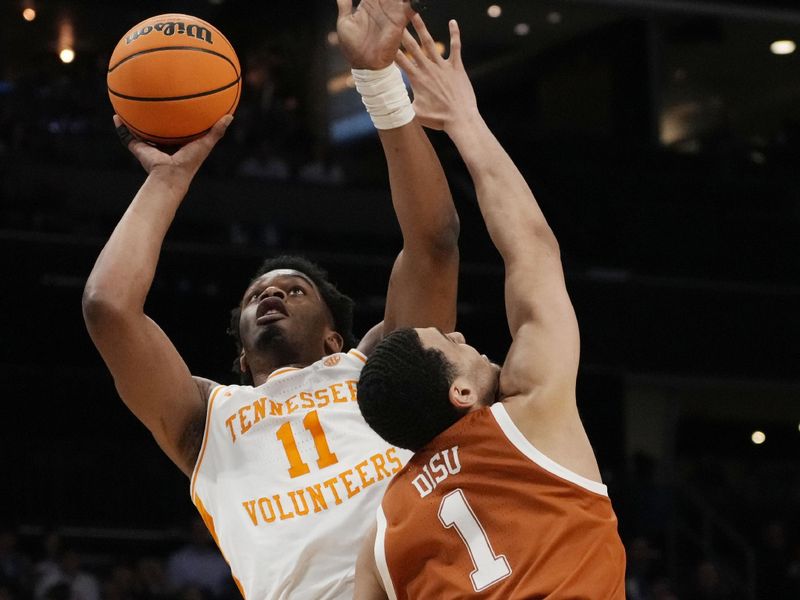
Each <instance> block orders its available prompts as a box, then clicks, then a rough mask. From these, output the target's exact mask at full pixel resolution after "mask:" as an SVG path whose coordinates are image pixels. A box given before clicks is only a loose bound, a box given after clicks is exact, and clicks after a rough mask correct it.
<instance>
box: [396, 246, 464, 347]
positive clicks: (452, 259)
mask: <svg viewBox="0 0 800 600" xmlns="http://www.w3.org/2000/svg"><path fill="white" fill-rule="evenodd" d="M458 264H459V257H458V247H457V246H455V245H453V246H449V245H447V246H444V247H442V248H439V249H437V250H435V251H432V252H429V251H413V250H410V249H408V248H405V249H403V251H402V252H400V254H399V255H398V256H397V259H396V260H395V263H394V266H393V268H392V274H391V277H390V279H389V289H388V292H387V294H386V310H385V313H384V334H387V335H388V334H389V333H391V332H392V331H394V330H395V329H400V328H402V327H439V328H440V329H441V330H442V331H453V329H454V328H455V324H456V299H457V298H456V297H457V293H458Z"/></svg>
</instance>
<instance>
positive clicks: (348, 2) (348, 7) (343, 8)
mask: <svg viewBox="0 0 800 600" xmlns="http://www.w3.org/2000/svg"><path fill="white" fill-rule="evenodd" d="M336 6H338V7H339V18H340V19H341V18H342V17H347V16H349V15H350V14H351V13H352V12H353V0H336Z"/></svg>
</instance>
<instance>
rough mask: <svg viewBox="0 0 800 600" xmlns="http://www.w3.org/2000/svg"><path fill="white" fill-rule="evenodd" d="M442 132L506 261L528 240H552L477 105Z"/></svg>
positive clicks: (521, 250)
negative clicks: (472, 186) (466, 172)
mask: <svg viewBox="0 0 800 600" xmlns="http://www.w3.org/2000/svg"><path fill="white" fill-rule="evenodd" d="M446 131H447V133H448V135H449V136H450V138H451V139H452V140H453V143H454V144H455V145H456V148H457V149H458V151H459V153H460V155H461V157H462V158H463V160H464V163H465V164H466V165H467V168H468V169H469V172H470V175H471V176H472V180H473V182H474V184H475V190H476V193H477V197H478V204H479V206H480V210H481V213H482V215H483V218H484V221H485V222H486V227H487V229H488V231H489V235H490V237H491V238H492V241H493V242H494V244H495V246H496V247H497V249H498V251H499V252H500V254H501V256H503V258H504V260H506V261H507V262H508V260H510V259H514V258H516V257H518V256H520V255H526V254H528V255H529V254H530V252H531V242H532V241H540V242H543V243H545V244H547V245H554V244H555V243H556V240H555V237H554V236H553V234H552V231H551V230H550V227H549V225H548V224H547V220H546V219H545V217H544V214H543V213H542V211H541V209H540V208H539V205H538V203H537V202H536V199H535V198H534V196H533V193H532V192H531V189H530V187H529V186H528V184H527V182H526V181H525V179H524V178H523V176H522V174H521V173H520V172H519V169H517V167H516V165H515V164H514V162H513V161H512V160H511V158H510V157H509V156H508V154H507V153H506V151H505V150H504V149H503V147H502V146H501V145H500V143H499V142H498V141H497V138H496V137H495V136H494V134H493V133H492V132H491V130H490V129H489V127H488V126H487V125H486V123H485V121H484V120H483V118H482V117H481V116H480V114H479V113H478V112H477V110H475V111H473V112H471V113H470V114H468V115H465V116H463V117H462V118H460V119H459V120H457V121H454V122H453V123H452V124H450V125H448V127H447V128H446Z"/></svg>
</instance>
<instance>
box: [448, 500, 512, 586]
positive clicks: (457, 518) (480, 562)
mask: <svg viewBox="0 0 800 600" xmlns="http://www.w3.org/2000/svg"><path fill="white" fill-rule="evenodd" d="M439 520H440V521H441V522H442V525H444V526H445V527H446V528H448V529H449V528H450V527H454V528H455V530H456V531H457V532H458V535H459V536H461V540H462V541H463V542H464V544H466V546H467V551H468V552H469V557H470V558H471V559H472V564H473V565H474V566H475V570H474V571H472V573H470V574H469V577H470V579H471V580H472V587H473V588H474V589H475V591H476V592H480V591H482V590H485V589H486V588H487V587H489V586H491V585H494V584H495V583H497V582H498V581H500V580H501V579H505V578H506V577H508V576H509V575H511V567H510V566H509V564H508V560H506V557H505V556H504V555H502V554H501V555H500V556H496V555H495V553H494V550H492V545H491V544H490V543H489V537H488V536H487V535H486V531H484V529H483V525H481V523H480V521H478V517H476V516H475V513H474V512H473V510H472V507H471V506H470V505H469V502H467V497H466V496H464V492H462V491H461V490H460V489H458V490H455V491H452V492H450V493H449V494H447V495H446V496H445V497H444V498H442V502H441V503H440V504H439Z"/></svg>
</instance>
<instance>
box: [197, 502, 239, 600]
mask: <svg viewBox="0 0 800 600" xmlns="http://www.w3.org/2000/svg"><path fill="white" fill-rule="evenodd" d="M192 502H194V505H195V507H196V508H197V512H199V513H200V518H201V519H203V523H205V525H206V528H207V529H208V531H209V533H211V537H212V538H214V543H215V544H216V545H217V548H219V551H220V554H222V558H224V559H225V562H226V563H228V567H229V568H230V566H231V561H229V560H228V557H227V556H225V552H223V551H222V546H220V544H219V538H218V537H217V528H216V527H215V526H214V517H212V516H211V513H209V512H208V511H207V510H206V507H205V505H204V504H203V501H202V500H201V499H200V496H197V495H195V496H193V497H192ZM231 577H233V581H234V582H235V583H236V587H237V588H239V593H240V594H241V595H242V598H245V600H246V598H247V596H245V594H244V588H243V587H242V583H241V581H239V579H238V577H236V575H234V574H233V569H231Z"/></svg>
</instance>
